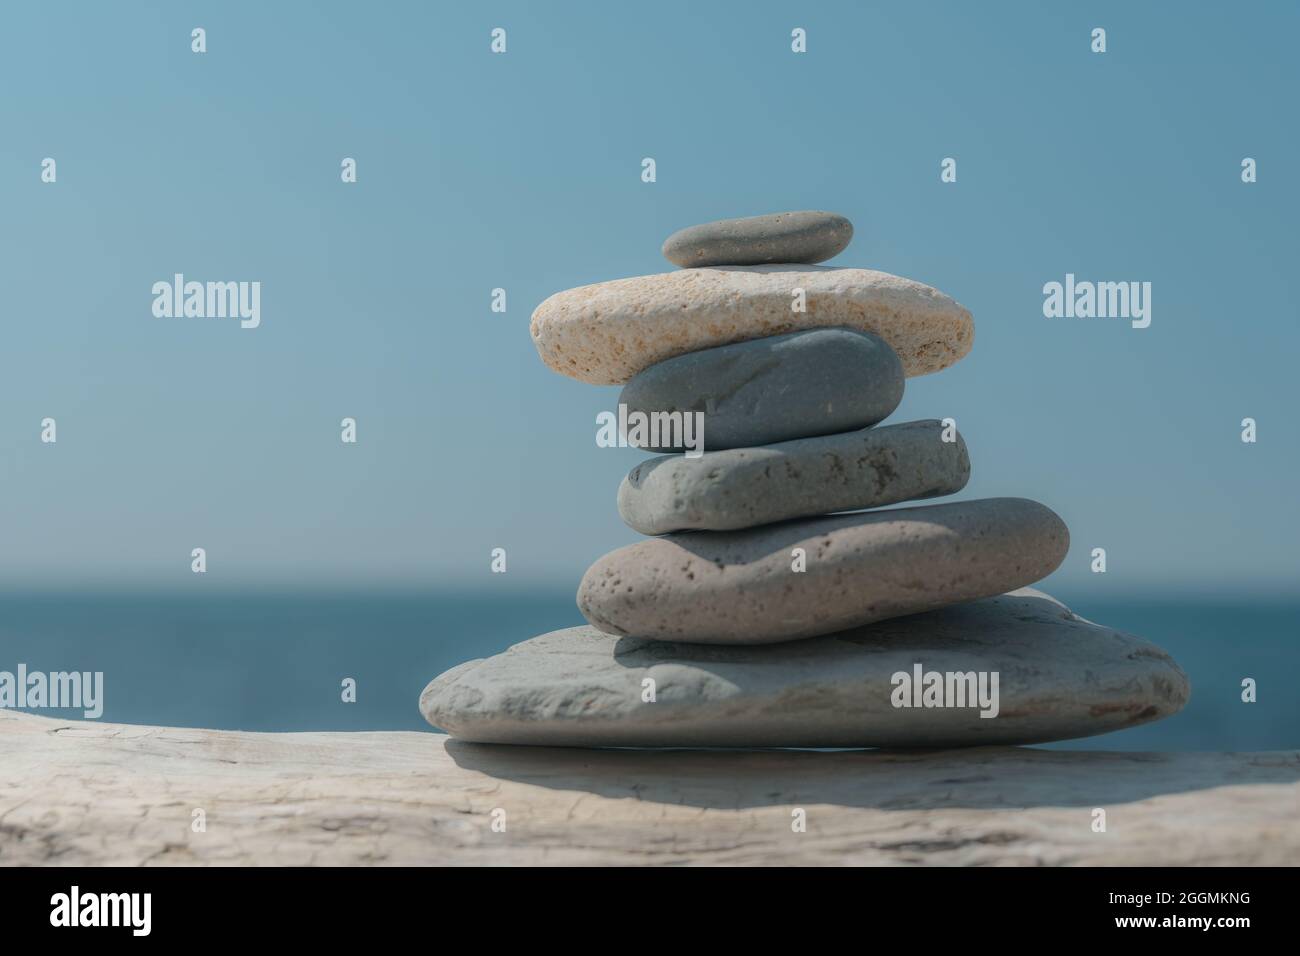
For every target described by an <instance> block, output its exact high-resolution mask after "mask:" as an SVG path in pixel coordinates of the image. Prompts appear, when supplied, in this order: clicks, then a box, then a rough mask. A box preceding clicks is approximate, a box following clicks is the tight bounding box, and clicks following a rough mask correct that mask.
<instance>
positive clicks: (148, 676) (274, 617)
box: [0, 591, 1300, 750]
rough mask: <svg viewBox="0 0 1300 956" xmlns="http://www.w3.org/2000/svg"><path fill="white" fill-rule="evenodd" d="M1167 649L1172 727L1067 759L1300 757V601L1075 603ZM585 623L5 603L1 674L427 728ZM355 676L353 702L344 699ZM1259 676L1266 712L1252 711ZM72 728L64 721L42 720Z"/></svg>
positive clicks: (197, 706) (177, 603) (195, 710)
mask: <svg viewBox="0 0 1300 956" xmlns="http://www.w3.org/2000/svg"><path fill="white" fill-rule="evenodd" d="M1068 603H1070V604H1071V606H1072V607H1073V608H1074V610H1075V611H1076V612H1077V613H1079V614H1082V615H1083V616H1084V617H1087V618H1089V619H1091V620H1094V621H1099V622H1104V623H1106V624H1108V625H1110V626H1112V627H1115V628H1118V629H1120V630H1124V631H1128V632H1130V633H1133V634H1139V635H1141V636H1143V637H1146V638H1149V639H1150V640H1152V641H1154V642H1156V643H1157V644H1159V645H1160V646H1162V647H1163V648H1165V649H1166V650H1167V651H1169V652H1170V653H1171V654H1172V655H1173V656H1174V658H1175V659H1176V660H1177V661H1178V662H1179V663H1180V664H1181V665H1182V667H1183V669H1184V670H1185V671H1187V673H1188V674H1189V675H1190V677H1191V680H1192V700H1191V703H1190V704H1189V705H1188V706H1187V708H1186V709H1185V710H1184V711H1183V712H1182V713H1181V714H1179V715H1177V716H1175V717H1172V718H1170V719H1167V720H1164V721H1160V722H1157V723H1155V724H1150V725H1147V726H1144V727H1138V728H1134V729H1132V730H1126V731H1121V732H1118V733H1114V734H1110V735H1107V736H1104V737H1095V738H1090V739H1087V740H1083V741H1075V742H1070V743H1066V744H1061V745H1057V746H1063V747H1071V748H1090V749H1118V750H1275V749H1292V748H1300V694H1297V693H1296V687H1297V686H1300V640H1298V638H1300V602H1298V603H1283V602H1277V601H1275V602H1271V603H1270V602H1252V603H1245V602H1243V603H1227V602H1214V601H1209V600H1202V601H1192V602H1189V601H1187V600H1186V599H1181V600H1178V601H1173V600H1171V601H1166V602H1156V601H1147V602H1137V601H1133V602H1116V601H1091V602H1090V601H1087V600H1081V601H1074V602H1068ZM579 623H582V621H581V618H580V616H579V614H578V611H577V609H576V608H575V607H574V604H573V595H572V592H571V591H564V592H556V593H544V594H536V595H532V596H528V597H518V596H513V597H503V596H501V595H499V594H494V595H488V594H472V595H451V594H438V595H408V596H401V597H397V596H392V595H373V596H347V597H327V596H316V597H303V596H290V595H284V596H266V595H257V596H250V595H230V596H220V597H212V596H203V597H197V598H196V597H131V596H111V597H110V596H102V595H95V596H89V595H81V596H77V595H64V596H54V595H41V596H38V597H29V596H14V595H6V596H3V597H0V671H5V670H7V671H14V670H15V669H16V667H17V665H18V664H19V663H20V662H21V663H24V664H26V665H27V667H28V669H29V671H31V670H41V671H57V670H78V671H103V672H104V682H105V692H104V697H105V705H104V714H103V717H102V719H103V720H106V721H115V722H121V723H147V724H169V725H175V726H187V727H211V728H222V729H240V730H273V731H288V730H424V729H427V725H426V724H425V723H424V721H423V720H422V718H421V717H420V715H419V712H418V710H417V707H416V702H417V699H418V697H419V694H420V691H421V689H422V688H423V687H424V685H425V684H426V683H427V682H428V681H429V680H430V679H431V678H433V677H434V676H436V675H437V674H439V673H441V672H442V671H444V670H446V669H447V668H449V667H451V666H453V665H455V664H458V663H460V662H462V661H465V660H468V659H471V658H475V657H484V656H487V655H489V654H494V653H497V652H498V651H501V650H504V649H505V648H506V647H508V646H510V645H511V644H514V643H517V642H518V641H521V640H524V639H526V638H528V637H531V636H533V635H536V634H541V633H543V632H545V631H548V630H553V629H555V628H559V627H567V626H570V625H574V624H579ZM344 677H352V678H355V679H356V681H357V688H358V691H357V701H356V703H352V704H345V703H343V702H342V701H341V700H340V682H341V681H342V679H343V678H344ZM1243 677H1253V678H1255V680H1256V681H1257V684H1258V702H1257V703H1254V704H1244V703H1242V702H1241V680H1242V678H1243ZM43 713H47V714H50V715H52V716H60V717H71V716H79V715H78V714H75V713H72V712H67V711H43Z"/></svg>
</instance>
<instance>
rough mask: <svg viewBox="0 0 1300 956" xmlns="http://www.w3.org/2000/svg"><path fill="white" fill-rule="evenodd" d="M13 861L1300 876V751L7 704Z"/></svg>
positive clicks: (3, 854) (0, 778)
mask: <svg viewBox="0 0 1300 956" xmlns="http://www.w3.org/2000/svg"><path fill="white" fill-rule="evenodd" d="M1095 807H1101V808H1104V809H1105V810H1106V823H1107V830H1106V832H1105V833H1096V832H1093V829H1092V820H1093V814H1092V811H1093V808H1095ZM196 808H201V809H202V810H203V811H204V814H205V816H206V832H197V833H196V832H194V831H193V829H192V826H191V823H192V820H193V819H194V816H193V811H194V810H195V809H196ZM796 808H801V809H803V810H804V811H806V814H807V831H806V832H804V833H796V832H793V831H792V828H791V822H792V811H793V810H794V809H796ZM497 809H500V810H504V811H505V818H504V819H505V832H494V830H493V829H492V820H493V811H494V810H497ZM0 863H4V864H9V865H13V864H118V865H135V864H352V865H357V864H360V865H364V864H606V863H614V864H629V863H652V864H660V863H674V864H680V863H695V864H917V863H922V864H924V863H929V864H1119V865H1127V864H1174V865H1177V864H1296V863H1300V752H1292V751H1278V752H1269V753H1236V754H1216V753H1175V754H1151V753H1106V752H1066V751H1046V750H1031V749H1020V748H982V749H976V750H963V751H946V752H940V753H931V754H923V753H882V752H853V753H849V752H839V753H812V752H777V751H766V752H746V753H734V752H699V751H693V752H683V751H678V752H637V751H581V750H559V749H535V748H506V747H484V746H474V745H467V744H459V743H457V742H455V741H451V740H449V739H448V738H447V737H445V736H442V735H439V734H434V733H304V734H255V733H233V732H224V731H209V730H187V729H177V728H167V727H142V726H131V725H124V724H101V723H95V722H72V721H59V720H52V719H49V718H45V717H37V716H32V715H28V714H20V713H15V712H12V711H0Z"/></svg>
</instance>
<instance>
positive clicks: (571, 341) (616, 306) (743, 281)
mask: <svg viewBox="0 0 1300 956" xmlns="http://www.w3.org/2000/svg"><path fill="white" fill-rule="evenodd" d="M796 288H801V289H803V290H804V292H805V295H806V301H807V311H806V312H794V311H792V310H791V303H792V302H793V290H794V289H796ZM828 326H844V327H847V328H852V329H861V330H862V331H864V332H871V333H874V334H875V335H878V336H880V337H881V338H882V339H884V340H885V341H886V342H888V343H889V345H890V347H891V348H893V350H894V351H895V352H897V353H898V357H899V358H900V359H902V362H903V371H904V372H905V373H906V374H907V375H908V376H909V377H910V376H915V375H926V374H928V373H930V372H937V371H939V370H940V369H944V368H947V367H948V366H949V365H952V364H953V363H954V362H956V361H957V360H958V359H960V358H961V357H962V356H964V355H965V354H966V353H967V352H969V351H970V347H971V342H972V340H973V339H974V335H975V331H974V325H973V323H972V322H971V317H970V313H969V312H967V311H966V310H965V309H964V308H962V306H961V305H960V304H958V303H957V302H955V301H954V300H952V299H951V298H949V297H948V296H946V295H944V294H943V293H942V292H939V291H938V290H937V289H932V288H930V287H929V286H927V285H923V284H921V283H920V282H914V281H912V280H911V279H903V278H900V277H898V276H894V275H890V274H889V273H887V272H874V271H872V270H870V269H831V268H824V267H821V266H809V265H785V264H779V265H765V266H716V267H711V268H702V269H687V270H682V271H678V272H665V273H661V274H659V275H651V276H636V277H634V278H631V279H616V280H614V281H612V282H598V283H596V284H595V285H587V286H582V287H580V288H577V289H569V290H567V291H565V292H558V293H556V294H555V295H553V296H551V297H550V298H549V299H547V300H546V301H545V302H543V303H542V304H541V305H539V306H538V307H537V310H536V311H535V312H534V313H533V321H532V327H531V331H532V335H533V343H534V344H535V345H536V346H537V352H538V354H539V355H541V357H542V361H544V362H545V363H546V364H547V365H549V366H550V367H551V368H553V369H554V370H555V371H557V372H559V373H560V374H562V375H567V376H569V377H570V378H576V379H578V380H579V381H582V382H589V383H591V384H592V385H621V384H622V383H624V382H626V381H627V380H628V379H630V378H631V377H632V376H633V375H635V374H636V373H637V372H640V371H641V370H642V369H644V368H647V367H648V366H650V365H654V364H655V363H656V362H662V361H663V360H664V359H669V358H673V357H674V356H677V355H684V354H685V353H687V352H695V351H698V350H699V349H706V348H712V347H713V346H717V345H727V344H729V343H732V342H743V341H747V340H749V339H757V338H762V337H763V336H767V335H780V334H782V333H785V332H795V331H798V330H800V329H815V328H825V327H828Z"/></svg>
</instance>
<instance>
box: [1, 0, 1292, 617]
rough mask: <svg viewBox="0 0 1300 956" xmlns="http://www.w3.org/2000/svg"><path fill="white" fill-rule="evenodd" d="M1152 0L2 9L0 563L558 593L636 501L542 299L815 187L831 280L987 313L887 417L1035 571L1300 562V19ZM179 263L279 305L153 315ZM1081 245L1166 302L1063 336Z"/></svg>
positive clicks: (1066, 580) (165, 577)
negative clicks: (994, 501) (549, 361)
mask: <svg viewBox="0 0 1300 956" xmlns="http://www.w3.org/2000/svg"><path fill="white" fill-rule="evenodd" d="M1072 6H1077V7H1078V9H1072ZM1168 9H1169V8H1168V7H1165V6H1163V5H1160V4H1154V3H1152V4H1123V3H1116V4H1088V5H1087V6H1086V8H1085V7H1084V5H1065V4H1042V3H1030V2H1025V3H994V4H969V3H958V2H953V3H903V2H898V3H871V4H865V3H849V2H844V3H821V4H817V5H815V6H811V5H807V4H796V3H739V2H735V3H708V4H700V3H685V2H656V3H654V4H649V5H644V6H639V7H631V6H624V5H621V4H609V3H562V2H560V3H547V4H534V3H518V4H507V3H500V4H467V3H466V4H457V5H455V6H451V5H447V4H434V3H395V2H386V3H375V4H355V5H354V4H343V3H319V4H307V3H287V2H286V3H275V4H267V3H251V2H250V3H184V4H178V3H114V4H101V3H81V4H71V3H64V4H25V5H22V6H21V7H14V8H13V9H10V10H7V11H6V13H5V21H6V25H5V29H4V30H3V31H0V81H2V82H3V84H4V87H5V88H6V89H8V90H10V91H11V95H9V96H6V97H5V98H4V100H3V102H2V103H0V124H2V128H3V129H4V130H5V135H4V136H3V138H0V208H2V210H3V212H2V215H3V219H2V222H3V226H2V227H0V262H3V264H4V285H5V290H6V293H7V295H6V313H5V316H4V323H3V326H2V329H3V331H2V332H0V336H2V338H0V346H2V347H0V482H2V483H3V489H4V495H3V505H2V506H0V541H2V542H3V546H2V547H0V581H3V582H5V583H6V584H7V585H9V586H15V587H28V586H40V587H42V588H55V589H58V588H67V589H76V588H88V587H101V586H118V585H123V586H132V587H145V588H172V587H176V588H184V587H193V586H196V582H195V580H194V579H195V578H196V576H195V575H192V574H191V573H190V570H189V560H190V559H189V554H190V550H191V548H193V547H198V546H202V547H205V548H206V549H207V551H208V562H209V573H208V574H207V576H206V578H205V579H204V580H203V581H202V586H203V587H222V586H232V587H250V586H257V587H271V588H274V587H290V586H292V587H317V586H319V587H338V586H356V587H369V586H377V585H385V586H388V585H392V586H419V587H434V586H452V587H477V586H482V587H515V588H526V587H534V586H536V587H560V588H564V587H575V588H576V585H577V581H578V579H579V577H580V576H581V574H582V572H583V571H584V570H585V568H586V567H587V565H588V564H590V563H591V562H592V561H593V560H595V559H596V558H597V557H598V556H599V555H601V554H603V553H604V552H606V551H608V550H611V549H613V548H615V547H618V546H620V545H622V544H625V543H628V542H630V541H632V540H635V538H636V535H635V533H634V532H632V531H631V530H630V529H628V528H626V527H625V526H623V524H622V523H621V521H620V520H619V518H618V515H617V512H616V509H615V490H616V488H617V485H618V481H619V479H620V478H621V476H622V475H623V474H624V473H625V472H626V471H627V470H628V469H629V468H630V467H631V466H632V465H633V464H635V462H636V461H638V460H639V459H640V457H641V455H640V453H638V452H635V451H631V450H627V449H608V448H598V447H597V446H596V444H595V440H594V436H595V430H596V428H595V416H596V414H597V413H598V412H599V411H602V410H605V409H611V408H613V407H614V404H615V402H616V400H617V395H618V389H617V388H612V387H611V388H598V387H593V386H589V385H584V384H581V383H578V382H575V381H571V380H568V379H564V378H561V377H559V376H557V375H556V374H554V373H552V372H550V371H549V370H548V369H546V368H545V366H543V365H542V363H541V361H540V360H539V359H538V358H537V356H536V353H535V351H534V349H533V347H532V343H531V341H530V339H529V335H528V320H529V316H530V313H531V311H532V309H533V308H534V307H535V306H536V305H537V304H538V303H540V302H541V301H542V300H543V299H544V298H546V297H547V296H548V295H550V294H552V293H554V292H557V291H559V290H561V289H565V288H569V287H572V286H576V285H582V284H586V283H590V282H596V281H600V280H603V279H612V278H618V277H622V276H628V275H636V274H643V273H649V272H658V271H666V270H667V269H669V268H671V267H670V266H669V265H668V263H666V262H665V261H664V260H663V259H662V258H661V256H660V254H659V247H660V244H661V243H662V241H663V239H664V238H665V237H666V236H667V235H668V234H669V233H671V232H673V231H674V230H676V229H678V228H681V227H683V226H686V225H690V224H693V223H697V222H703V221H707V220H710V219H716V218H722V217H729V216H740V215H754V214H758V213H763V212H769V211H781V210H790V209H803V208H814V209H829V210H833V211H836V212H839V213H843V214H844V215H846V216H848V217H849V218H850V219H852V220H853V222H854V224H855V227H856V238H855V239H854V242H853V243H852V245H850V247H849V248H848V250H847V251H846V252H845V253H843V254H842V255H841V256H840V257H838V258H837V259H836V260H834V262H833V263H832V264H834V265H845V266H861V267H869V268H877V269H883V270H885V271H888V272H894V273H897V274H900V275H904V276H908V277H911V278H915V279H919V280H921V281H924V282H927V283H930V284H932V285H934V286H936V287H938V288H940V289H942V290H943V291H945V292H947V293H948V294H950V295H952V296H954V297H955V298H956V299H958V300H959V301H960V302H962V303H963V304H964V305H965V306H966V307H967V308H969V309H970V310H971V312H972V313H973V315H974V317H975V326H976V334H975V345H974V349H973V351H972V352H971V354H970V355H969V356H968V357H967V358H966V359H964V360H963V361H962V362H960V363H959V364H958V365H956V366H954V367H953V368H952V369H949V370H947V371H945V372H942V373H940V374H938V375H933V376H927V377H923V378H919V379H912V380H909V383H908V389H907V393H906V396H905V398H904V401H903V404H902V406H901V408H900V409H899V410H898V412H896V413H895V415H894V416H893V417H892V418H891V421H907V420H910V419H915V418H930V417H945V416H952V417H955V418H956V419H957V421H958V424H959V426H960V428H961V430H962V432H963V434H964V435H965V438H966V441H967V443H968V445H969V447H970V451H971V457H972V462H973V477H972V481H971V483H970V485H969V487H968V488H967V490H966V491H965V492H963V495H962V497H984V496H992V495H1021V496H1026V497H1033V498H1037V499H1038V500H1041V501H1043V502H1044V503H1046V504H1048V505H1049V506H1050V507H1052V508H1053V509H1055V510H1056V511H1057V512H1058V513H1059V514H1061V516H1062V517H1063V518H1064V519H1065V520H1066V522H1067V523H1068V525H1069V526H1070V528H1071V532H1072V536H1073V547H1072V549H1071V553H1070V556H1069V558H1068V559H1067V563H1066V565H1065V566H1064V567H1063V568H1062V569H1061V570H1060V571H1058V572H1057V573H1056V574H1055V575H1053V577H1052V578H1051V579H1049V582H1048V586H1049V587H1052V586H1056V585H1059V586H1061V587H1064V588H1066V589H1068V590H1072V591H1080V590H1099V591H1126V592H1143V591H1155V590H1161V591H1171V590H1179V591H1182V590H1186V591H1190V592H1196V593H1206V592H1208V591H1225V592H1245V591H1251V592H1279V591H1282V590H1285V589H1288V588H1293V587H1294V582H1295V580H1296V571H1297V557H1296V549H1295V542H1296V540H1297V538H1298V537H1300V506H1297V502H1296V496H1295V493H1294V486H1295V476H1296V474H1297V472H1298V470H1300V450H1298V449H1300V442H1297V434H1296V431H1297V429H1296V423H1295V417H1296V408H1297V385H1296V381H1297V376H1296V374H1295V371H1294V365H1295V362H1296V359H1297V355H1298V354H1300V332H1298V331H1297V306H1296V301H1295V295H1294V280H1293V278H1292V277H1293V276H1294V273H1295V263H1296V259H1297V252H1298V251H1300V250H1298V249H1297V245H1298V243H1297V239H1296V231H1295V210H1296V208H1297V198H1298V197H1297V186H1296V181H1295V178H1294V176H1293V174H1292V171H1291V170H1290V169H1289V168H1288V167H1287V165H1286V164H1287V163H1288V162H1290V161H1291V160H1292V158H1293V157H1295V156H1296V155H1300V143H1298V142H1297V132H1296V125H1295V123H1294V122H1291V121H1289V119H1288V117H1289V116H1290V115H1291V114H1292V112H1293V108H1294V104H1293V99H1294V92H1295V90H1296V89H1297V87H1298V85H1300V84H1298V83H1297V80H1298V79H1300V77H1298V76H1297V72H1298V68H1297V66H1296V58H1295V57H1294V51H1293V50H1292V49H1291V44H1292V42H1293V39H1294V37H1295V36H1296V34H1297V30H1298V28H1300V14H1298V13H1297V7H1295V6H1294V5H1291V4H1278V3H1259V4H1231V5H1229V4H1187V5H1180V6H1179V7H1178V10H1177V15H1176V16H1170V15H1169V14H1168V12H1167V11H1168ZM196 26H201V27H203V28H205V29H206V31H207V43H208V52H207V53H205V54H202V55H197V54H194V53H192V52H191V51H190V31H191V29H192V28H193V27H196ZM497 26H500V27H504V28H505V29H506V30H507V36H508V52H507V53H506V54H505V55H492V54H491V53H490V52H489V48H488V47H489V33H490V31H491V29H492V28H493V27H497ZM1097 26H1101V27H1104V28H1105V29H1106V30H1107V40H1108V51H1107V52H1106V53H1105V54H1094V53H1092V52H1090V49H1089V34H1090V31H1091V30H1092V28H1093V27H1097ZM794 27H803V28H804V29H806V30H807V34H808V52H807V53H806V54H803V55H795V54H793V53H791V51H790V31H791V29H792V28H794ZM345 156H347V157H354V158H356V160H357V162H358V178H359V181H358V182H357V183H356V184H352V185H345V184H343V183H341V182H340V177H339V164H340V160H341V159H342V158H343V157H345ZM646 156H652V157H654V158H655V160H656V163H657V172H658V181H657V182H655V183H653V184H645V183H642V182H641V179H640V170H641V160H642V158H643V157H646ZM948 156H951V157H955V158H956V159H957V162H958V181H957V182H956V183H955V184H943V183H941V182H940V181H939V163H940V161H941V160H942V159H943V158H944V157H948ZM1246 156H1249V157H1253V158H1255V159H1256V160H1257V161H1258V164H1259V167H1258V168H1259V181H1258V182H1257V183H1254V184H1251V185H1245V184H1243V183H1242V182H1241V180H1240V163H1241V160H1242V158H1243V157H1246ZM45 157H53V158H55V159H56V161H57V163H58V182H57V183H55V184H44V183H42V182H41V181H40V163H41V160H42V159H43V158H45ZM175 272H183V273H185V274H186V275H187V276H188V277H190V278H195V279H200V280H207V279H211V280H249V281H251V280H258V281H260V282H261V283H262V323H261V326H260V328H258V329H255V330H243V329H240V328H239V327H238V324H237V323H235V322H228V321H219V320H217V321H205V320H193V319H191V320H185V319H158V318H155V317H154V316H153V315H152V312H151V303H152V295H151V293H150V288H151V286H152V284H153V283H154V282H155V281H158V280H167V279H170V277H171V276H172V274H173V273H175ZM1067 272H1072V273H1074V274H1075V275H1076V276H1078V277H1079V278H1080V279H1093V280H1114V281H1120V280H1136V281H1149V282H1151V283H1152V286H1153V293H1152V306H1153V315H1152V318H1153V321H1152V324H1151V327H1150V328H1148V329H1144V330H1134V329H1131V328H1129V326H1128V324H1127V323H1126V322H1122V321H1117V320H1075V319H1047V318H1044V316H1043V314H1042V301H1043V295H1042V286H1043V284H1044V283H1046V282H1049V281H1053V280H1056V281H1060V280H1062V279H1063V278H1064V276H1065V274H1066V273H1067ZM498 286H500V287H504V288H505V289H506V290H507V296H508V311H507V312H506V313H505V314H495V313H493V312H491V311H490V309H489V304H490V291H491V289H492V288H494V287H498ZM47 416H51V417H54V418H56V420H57V422H58V443H57V444H56V445H52V446H51V445H45V444H42V443H41V442H40V441H39V426H40V421H41V419H43V418H45V417H47ZM345 416H352V417H355V418H356V419H357V422H358V428H359V439H360V440H359V442H358V444H357V445H355V446H348V445H344V444H342V443H341V442H340V441H339V421H340V419H342V418H343V417H345ZM1246 416H1250V417H1254V418H1256V419H1257V421H1258V422H1259V441H1258V443H1256V444H1254V445H1246V444H1243V443H1242V442H1241V441H1240V437H1239V433H1240V421H1241V419H1242V418H1243V417H1246ZM498 546H500V547H505V548H506V549H507V551H508V555H509V568H510V570H509V573H508V575H507V576H506V578H505V579H502V578H501V576H493V575H491V574H490V573H489V570H488V555H489V552H490V550H491V548H493V547H498ZM1093 547H1105V548H1106V549H1107V552H1108V566H1109V570H1108V573H1107V574H1106V575H1105V576H1101V575H1093V574H1091V573H1090V572H1089V570H1088V564H1089V551H1090V550H1091V548H1093Z"/></svg>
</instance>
